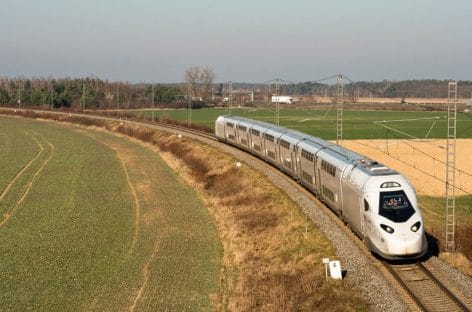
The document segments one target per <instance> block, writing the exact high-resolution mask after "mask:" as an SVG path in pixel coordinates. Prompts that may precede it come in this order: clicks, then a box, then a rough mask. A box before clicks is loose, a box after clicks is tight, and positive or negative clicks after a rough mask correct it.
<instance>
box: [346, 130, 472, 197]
mask: <svg viewBox="0 0 472 312" xmlns="http://www.w3.org/2000/svg"><path fill="white" fill-rule="evenodd" d="M343 146H344V147H346V148H348V149H351V150H353V151H355V152H357V153H360V154H362V155H365V156H367V157H369V158H372V159H375V160H377V161H379V162H381V163H383V164H384V165H386V166H387V167H390V168H393V169H395V170H397V171H398V172H400V173H402V174H403V175H405V176H406V177H407V178H408V180H409V181H410V182H411V183H412V184H413V185H414V186H415V188H416V191H417V193H418V194H420V195H430V196H444V194H445V189H446V186H445V182H444V181H445V176H446V167H445V162H446V140H421V141H419V140H418V141H417V140H388V141H387V140H352V141H343ZM471 155H472V139H460V140H457V141H456V186H457V187H459V188H460V189H462V190H465V191H467V192H469V193H472V161H471ZM456 194H457V195H463V194H464V192H463V191H461V190H456Z"/></svg>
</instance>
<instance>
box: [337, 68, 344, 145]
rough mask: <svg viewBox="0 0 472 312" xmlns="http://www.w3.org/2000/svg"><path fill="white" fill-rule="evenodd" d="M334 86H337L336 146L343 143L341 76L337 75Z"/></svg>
mask: <svg viewBox="0 0 472 312" xmlns="http://www.w3.org/2000/svg"><path fill="white" fill-rule="evenodd" d="M336 85H337V94H336V101H337V110H336V111H337V112H336V144H337V145H342V141H343V100H344V99H343V97H344V92H343V75H341V74H339V75H338V76H337V77H336Z"/></svg>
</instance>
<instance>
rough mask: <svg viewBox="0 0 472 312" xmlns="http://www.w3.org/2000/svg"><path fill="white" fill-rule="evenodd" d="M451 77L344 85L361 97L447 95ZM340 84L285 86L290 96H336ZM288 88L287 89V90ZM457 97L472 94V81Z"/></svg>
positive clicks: (347, 92)
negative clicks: (445, 78) (447, 78)
mask: <svg viewBox="0 0 472 312" xmlns="http://www.w3.org/2000/svg"><path fill="white" fill-rule="evenodd" d="M448 82H449V80H435V79H428V80H402V81H391V80H383V81H359V82H348V83H346V82H345V84H344V86H343V87H344V94H345V95H346V96H348V97H349V96H350V97H353V98H357V97H369V96H373V97H385V98H447V92H448ZM336 88H337V87H336V85H335V84H334V85H333V84H331V85H328V84H321V83H316V82H315V83H312V82H303V83H297V84H289V85H284V86H282V90H283V91H285V92H286V94H288V95H317V96H330V97H333V96H336V91H337V89H336ZM284 89H285V90H284ZM457 96H458V97H460V98H471V97H472V81H458V87H457Z"/></svg>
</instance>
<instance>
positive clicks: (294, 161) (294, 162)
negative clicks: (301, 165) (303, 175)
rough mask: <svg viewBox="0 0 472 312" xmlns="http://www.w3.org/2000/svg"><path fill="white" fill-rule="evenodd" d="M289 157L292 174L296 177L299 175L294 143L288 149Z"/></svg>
mask: <svg viewBox="0 0 472 312" xmlns="http://www.w3.org/2000/svg"><path fill="white" fill-rule="evenodd" d="M290 158H291V164H292V174H293V175H294V176H296V177H299V175H298V166H297V146H296V145H294V146H293V147H292V149H291V150H290Z"/></svg>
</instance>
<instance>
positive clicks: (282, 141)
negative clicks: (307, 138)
mask: <svg viewBox="0 0 472 312" xmlns="http://www.w3.org/2000/svg"><path fill="white" fill-rule="evenodd" d="M279 144H280V146H282V147H283V148H286V149H290V143H288V142H287V141H285V140H280V142H279Z"/></svg>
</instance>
